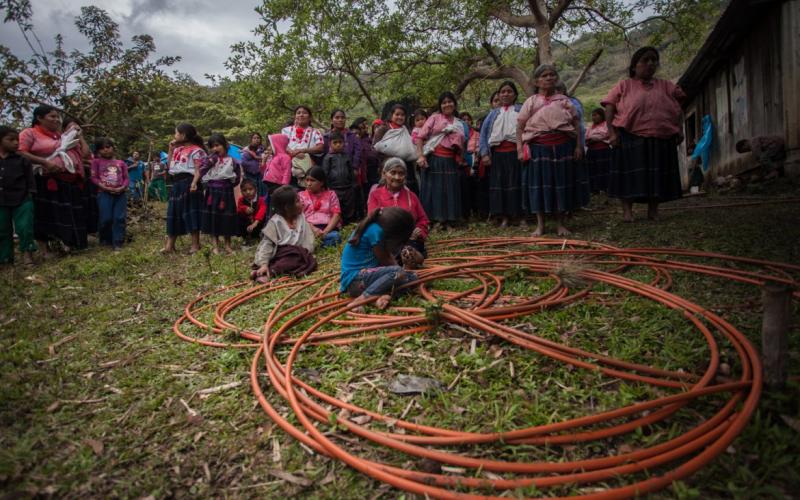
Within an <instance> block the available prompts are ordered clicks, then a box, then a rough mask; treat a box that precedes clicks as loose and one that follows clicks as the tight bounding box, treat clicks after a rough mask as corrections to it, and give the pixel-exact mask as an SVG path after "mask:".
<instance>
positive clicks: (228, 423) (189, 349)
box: [0, 180, 800, 498]
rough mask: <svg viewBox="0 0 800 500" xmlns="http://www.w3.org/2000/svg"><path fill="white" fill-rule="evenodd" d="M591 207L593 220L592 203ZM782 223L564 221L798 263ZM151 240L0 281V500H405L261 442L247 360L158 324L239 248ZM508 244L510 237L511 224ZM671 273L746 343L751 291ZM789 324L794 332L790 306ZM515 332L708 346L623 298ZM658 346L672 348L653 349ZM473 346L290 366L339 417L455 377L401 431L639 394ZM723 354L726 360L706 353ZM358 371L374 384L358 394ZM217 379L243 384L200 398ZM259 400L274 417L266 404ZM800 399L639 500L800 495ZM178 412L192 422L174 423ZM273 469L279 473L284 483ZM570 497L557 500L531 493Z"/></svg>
mask: <svg viewBox="0 0 800 500" xmlns="http://www.w3.org/2000/svg"><path fill="white" fill-rule="evenodd" d="M798 195H800V186H798V185H797V184H792V183H789V182H788V181H785V180H781V181H780V182H776V184H773V185H761V186H756V187H753V188H751V189H748V190H744V191H742V192H739V193H737V194H735V195H727V196H720V195H710V196H708V197H705V198H702V199H700V198H693V199H688V200H682V201H680V202H676V203H673V204H671V205H669V206H670V207H686V206H692V205H695V204H700V203H716V202H719V203H731V202H740V201H749V200H753V199H762V198H770V199H773V198H775V197H779V196H785V197H791V196H798ZM597 208H598V209H599V210H605V209H604V207H603V206H602V205H598V207H597ZM158 210H163V207H157V211H158ZM606 212H607V211H606ZM798 220H800V204H797V203H794V204H792V203H785V204H776V205H764V206H754V207H746V208H737V209H713V210H709V209H706V210H696V209H695V210H691V209H686V210H683V209H681V210H667V211H664V212H663V219H662V220H661V221H660V222H658V223H655V224H654V223H648V222H645V221H641V222H637V223H634V224H621V223H620V222H619V215H618V214H613V215H610V214H609V213H601V212H598V211H596V212H591V213H581V214H580V215H579V216H578V217H576V218H575V219H574V220H573V221H572V224H571V225H572V228H573V229H574V230H575V232H576V237H577V238H580V239H587V240H594V241H601V242H607V243H610V244H614V245H619V246H674V247H686V248H694V249H702V250H711V251H718V252H723V253H730V254H733V255H740V256H752V257H760V258H765V259H773V260H780V261H784V262H793V263H797V262H800V226H799V225H798V224H797V222H798ZM162 226H163V222H162V220H161V219H160V218H159V217H158V216H155V217H151V218H149V219H148V218H142V220H140V221H138V222H136V223H133V224H131V227H130V232H131V233H132V234H133V236H134V241H133V242H132V243H131V244H130V245H128V246H126V247H125V248H124V250H123V251H122V252H120V253H116V254H112V253H111V252H109V251H107V250H106V249H103V248H99V247H96V246H92V247H91V248H90V249H89V250H88V251H85V252H82V253H80V254H76V255H73V256H69V257H65V258H62V259H59V260H55V261H49V262H47V263H45V264H43V265H39V266H37V267H36V268H22V267H17V268H13V269H9V268H6V269H3V270H2V271H0V304H2V307H0V332H2V333H0V366H2V369H0V377H1V378H2V380H1V381H0V488H1V489H2V491H3V493H4V496H5V497H8V498H11V497H16V496H22V497H30V496H59V497H62V496H66V497H86V496H90V497H107V496H124V497H145V496H148V495H152V496H153V497H156V498H159V497H166V496H175V497H188V496H226V497H253V496H276V495H303V496H308V497H313V498H368V497H377V496H381V495H382V496H383V497H384V498H398V497H403V496H404V495H403V494H402V493H401V492H398V491H396V490H392V489H389V488H386V487H384V486H382V485H380V484H379V483H376V482H374V481H372V480H369V479H367V478H365V477H364V476H362V475H360V474H358V473H356V472H354V471H352V470H351V469H349V468H348V467H346V466H343V465H342V464H340V463H338V462H333V461H330V460H327V459H325V458H321V457H319V456H316V455H315V456H312V455H310V454H309V453H307V452H306V451H305V450H304V449H303V448H301V447H300V446H299V445H298V444H297V443H296V442H295V441H294V440H293V439H292V438H290V437H288V436H287V435H286V434H284V433H283V432H282V431H280V430H279V429H277V428H276V427H275V426H274V425H273V424H272V422H271V421H270V420H269V419H268V418H267V417H266V416H265V415H264V413H263V412H262V410H261V409H260V408H259V407H257V405H256V403H255V399H254V397H253V395H252V393H251V389H250V387H249V382H248V370H249V362H250V359H251V352H249V351H235V350H224V349H203V348H199V347H196V346H194V345H191V344H188V343H184V342H181V341H179V340H178V339H177V338H176V337H175V336H174V335H173V334H172V332H171V326H172V323H173V321H174V320H175V319H176V318H177V317H178V316H179V315H180V313H181V310H182V308H183V306H184V305H185V304H186V302H188V301H189V300H191V299H193V298H194V297H195V296H196V295H197V294H198V293H199V292H203V291H208V290H212V289H214V288H216V287H219V286H220V285H226V284H231V283H234V282H237V281H239V280H241V279H242V277H243V276H244V275H245V270H246V268H247V266H248V264H249V262H250V259H251V257H252V249H251V250H242V251H239V252H237V253H236V255H235V256H233V257H223V256H214V255H210V254H209V253H208V252H201V253H199V254H197V255H195V256H192V257H189V256H186V255H176V256H166V257H165V256H162V255H160V254H159V253H158V252H157V250H158V248H159V247H160V245H161V243H162V237H163V227H162ZM498 233H499V231H498V230H497V229H495V228H492V227H489V226H487V225H486V224H475V225H474V226H472V227H470V228H469V229H462V230H459V231H454V232H452V233H450V234H448V235H447V236H486V235H497V234H498ZM505 233H506V234H508V235H521V234H525V233H524V232H523V231H522V230H520V229H517V228H512V229H508V230H506V231H505ZM437 237H439V235H434V238H437ZM184 245H186V242H184ZM337 257H338V254H337V251H335V250H333V251H327V252H325V253H323V254H322V255H321V259H320V260H321V266H322V268H323V269H326V270H333V269H335V268H336V265H337ZM637 272H638V273H640V275H639V276H637V275H636V274H631V275H632V276H637V277H641V278H643V279H645V278H647V271H637ZM674 277H675V280H676V281H675V285H674V288H673V290H674V291H675V292H676V293H679V294H681V295H684V296H686V297H688V298H690V299H692V300H695V301H697V302H699V303H701V304H703V305H705V306H708V307H713V308H716V309H717V310H719V311H721V312H722V314H723V316H725V317H726V318H727V319H728V320H730V321H731V322H732V323H733V324H735V325H737V326H738V327H740V329H741V330H742V331H743V332H745V333H746V334H747V335H748V336H749V337H750V338H751V339H752V340H753V341H754V342H758V339H759V333H758V331H759V325H760V309H759V306H758V300H757V299H758V291H757V290H755V289H752V288H748V287H745V286H738V285H731V284H729V283H727V282H722V281H719V280H713V279H712V280H703V279H697V278H696V277H693V276H686V275H682V274H681V273H676V274H675V276H674ZM509 281H510V282H509V284H508V286H509V289H513V290H515V291H516V292H517V293H520V294H524V293H539V292H541V291H542V290H545V289H546V288H547V287H548V286H550V285H551V283H549V282H548V281H547V280H538V281H534V280H530V279H526V278H524V277H522V276H518V277H516V278H515V279H513V280H509ZM439 286H440V287H445V288H449V289H463V288H464V287H466V286H467V284H466V283H464V282H458V281H455V280H453V281H452V282H449V283H439ZM405 300H408V301H413V300H414V299H413V298H409V299H405ZM273 303H274V298H270V297H265V298H263V299H261V300H260V301H259V302H256V303H255V304H252V305H249V306H247V307H245V308H243V309H242V310H240V311H237V312H236V314H235V315H234V316H233V319H234V320H235V321H236V322H237V324H240V325H242V326H249V327H253V328H255V327H257V326H258V325H259V323H260V322H262V321H263V318H264V317H265V310H268V309H269V307H270V304H273ZM794 318H795V324H797V319H798V308H797V306H796V305H795V308H794ZM526 323H527V325H526V328H529V329H530V330H531V331H535V332H536V333H537V334H538V335H542V336H544V337H547V338H551V339H555V340H559V341H562V342H568V343H570V345H576V346H580V347H583V348H586V349H590V350H598V351H603V350H608V351H609V352H611V353H612V354H613V355H618V356H620V357H626V358H627V359H636V360H637V361H645V362H651V363H654V364H658V365H660V366H666V367H672V368H675V367H687V368H688V369H693V368H696V367H697V366H702V363H703V361H704V359H705V357H704V356H705V354H706V353H705V351H704V350H705V344H703V343H698V342H697V339H696V335H694V334H692V335H686V336H681V335H680V333H682V332H690V331H691V329H690V328H688V327H687V326H686V324H685V322H683V321H681V320H680V318H676V317H675V315H672V314H669V313H667V312H665V311H664V310H662V309H661V308H658V307H655V306H653V305H652V304H650V303H647V302H644V301H642V300H637V299H634V298H630V297H620V300H619V301H618V302H617V303H616V304H615V307H612V308H608V307H602V306H601V305H599V304H597V303H592V302H590V301H587V302H585V303H581V304H579V305H576V306H574V307H570V308H565V309H561V310H553V311H547V312H544V313H540V314H537V315H535V316H531V317H529V318H527V319H526ZM665 332H672V333H677V334H678V335H669V336H665V335H664V333H665ZM471 341H472V337H470V336H465V335H463V334H462V333H460V332H458V331H455V330H452V329H447V328H442V329H440V330H439V332H438V334H437V335H435V336H434V335H425V336H417V337H411V338H408V339H406V340H405V341H402V343H401V344H399V345H398V343H396V342H394V341H380V342H374V343H369V344H361V345H357V346H352V347H348V348H332V347H320V348H312V349H308V350H307V352H306V353H305V354H304V356H303V357H302V358H301V360H300V362H299V363H300V364H299V366H298V367H299V368H304V369H305V370H306V371H305V372H304V373H306V374H309V376H310V377H312V378H317V377H318V378H319V384H320V386H321V387H322V388H323V389H325V390H328V391H331V392H336V391H338V390H343V389H344V390H347V391H349V392H350V395H351V396H352V397H353V400H354V401H355V402H356V403H359V404H363V405H365V406H368V407H372V408H374V407H375V406H376V405H378V404H379V401H380V402H381V403H380V404H382V405H383V409H384V411H385V412H388V413H392V412H394V413H400V412H402V411H403V409H404V408H405V407H407V406H408V401H409V400H408V399H407V398H401V397H398V396H395V395H392V394H391V393H387V391H385V384H387V383H388V381H389V379H390V376H391V375H392V374H393V373H396V372H405V373H416V374H422V375H426V376H429V377H433V378H436V379H438V380H441V381H442V382H444V383H445V384H447V383H450V382H451V381H453V379H454V378H455V377H456V376H457V375H458V373H460V372H461V371H462V370H464V369H468V370H470V371H469V372H468V373H467V376H464V377H462V378H461V380H460V381H459V383H458V384H456V385H455V387H454V390H453V391H451V392H448V393H445V394H443V395H442V396H441V397H437V398H425V397H422V398H417V401H416V404H414V405H411V409H410V411H409V417H408V418H413V419H416V420H417V421H419V422H424V423H436V424H437V425H450V426H454V427H459V428H461V429H469V430H481V431H486V430H493V429H508V428H511V427H516V426H520V425H531V424H538V423H545V422H549V421H554V420H560V419H563V418H568V417H571V416H575V415H582V414H586V413H591V412H592V411H598V410H600V409H604V408H611V407H614V406H617V405H620V404H625V403H629V402H632V401H635V400H637V399H638V398H642V397H649V396H651V395H652V394H651V393H650V392H649V391H650V389H648V388H646V387H640V386H638V385H636V384H627V383H622V384H612V385H609V384H608V379H601V378H598V377H596V376H595V375H589V374H587V373H585V372H583V371H582V370H567V369H565V368H564V366H562V365H559V364H556V363H552V362H547V360H543V359H541V358H538V357H532V356H531V355H529V354H527V353H525V352H520V351H519V350H518V349H516V348H514V347H511V346H507V345H503V344H502V343H498V342H495V341H492V340H491V339H488V338H487V339H481V340H479V341H478V342H477V346H476V348H475V349H474V350H473V349H472V346H471V344H472V342H471ZM729 355H730V352H728V351H726V349H725V346H724V345H723V356H729ZM499 358H507V360H508V361H510V362H513V363H514V366H515V367H516V370H515V372H516V373H515V375H513V376H512V375H511V374H510V373H509V371H508V370H507V369H506V368H505V367H506V364H505V363H501V364H496V365H492V363H493V361H494V360H496V359H499ZM451 359H452V360H454V362H451V361H450V360H451ZM799 361H800V335H798V331H797V329H796V328H795V329H794V331H793V334H792V337H791V339H790V370H791V373H792V375H794V376H797V375H799V374H800V363H799ZM456 364H457V365H458V368H456V367H455V366H454V365H456ZM734 369H735V367H734ZM369 372H371V373H372V374H371V375H370V382H371V383H372V384H374V385H376V386H377V389H376V388H373V387H372V385H370V384H367V383H363V382H358V381H360V380H362V379H363V374H365V373H369ZM230 382H241V385H238V386H236V387H232V388H230V389H227V390H223V391H220V392H217V393H213V394H208V395H203V394H198V391H200V390H202V389H205V388H210V387H216V386H220V385H222V384H226V383H230ZM272 400H273V401H274V402H276V403H277V404H278V407H279V408H283V409H285V405H281V404H280V402H279V400H278V399H272ZM798 401H800V384H798V382H796V381H795V382H792V383H791V384H790V385H789V387H788V388H787V389H786V390H785V391H783V392H771V393H767V394H765V396H764V397H763V398H762V400H761V403H760V406H759V410H758V412H757V414H756V415H755V416H754V418H753V420H752V422H751V423H750V425H749V426H748V427H747V429H746V430H745V431H744V433H743V434H742V435H741V436H740V437H739V439H738V440H737V441H736V442H735V443H734V445H733V446H732V447H730V448H729V449H728V452H727V453H725V454H723V455H722V456H720V457H718V458H717V459H716V460H715V461H714V462H713V463H712V464H711V465H710V466H708V467H707V468H706V469H704V470H703V471H701V472H700V473H698V474H696V475H694V476H693V477H691V478H689V479H688V480H686V481H684V482H681V483H676V484H675V485H674V486H673V487H672V488H670V489H667V490H664V491H662V492H660V493H658V494H657V495H656V496H658V497H664V498H667V497H669V498H672V497H680V498H692V497H696V498H709V497H740V498H752V497H774V498H785V497H800V477H799V474H800V473H798V471H800V444H798V443H800V436H798V430H796V429H795V430H793V429H792V428H791V426H790V425H789V424H790V423H792V422H797V420H798V419H800V406H798ZM187 406H188V407H190V408H192V409H193V410H194V411H195V412H196V413H197V415H196V416H191V415H190V413H189V412H188V411H187ZM692 411H693V412H694V413H687V414H686V415H682V416H680V415H679V417H678V418H676V420H675V424H674V427H673V428H670V429H663V430H662V431H663V433H665V434H666V435H669V434H670V433H675V432H679V431H680V430H681V428H682V425H684V424H685V425H691V424H692V423H694V422H696V421H697V418H698V417H703V416H704V414H703V411H704V409H703V407H702V406H700V407H699V408H694V409H693V410H692ZM786 417H788V419H786ZM791 419H794V420H791ZM684 420H685V422H684ZM795 425H796V424H795ZM660 437H663V436H660ZM654 439H656V436H654V435H653V434H652V433H646V432H645V433H638V434H636V435H632V436H631V437H629V438H628V439H626V440H619V441H616V440H608V441H607V442H602V443H598V444H597V445H596V446H597V447H599V448H601V449H602V448H604V449H613V448H617V449H623V448H624V447H625V446H628V447H630V446H634V447H635V446H637V445H643V444H647V443H649V442H651V441H652V440H654ZM359 446H360V447H361V452H362V453H365V454H367V455H372V456H376V457H380V458H381V459H384V460H388V461H390V462H395V463H397V464H399V465H401V466H402V465H403V464H404V463H406V462H404V460H407V459H406V458H403V457H398V456H394V455H391V454H387V453H385V452H384V451H382V450H378V449H372V448H369V447H367V446H363V447H362V446H361V445H359ZM466 451H469V450H466ZM593 451H604V450H600V449H598V450H594V449H592V448H588V449H584V448H565V449H562V450H560V451H557V452H555V453H556V455H554V450H545V451H543V450H541V449H537V448H535V447H530V449H518V450H517V451H516V452H515V453H516V454H515V457H516V459H520V460H532V459H541V458H547V459H566V458H578V457H581V456H586V455H591V453H593ZM507 452H508V450H505V449H502V447H500V448H499V449H497V450H494V451H493V452H492V453H493V454H494V456H497V457H503V456H505V455H504V454H505V453H507ZM554 457H555V458H554ZM506 458H508V457H507V456H506ZM275 471H287V472H289V473H291V474H293V476H292V477H290V478H289V479H290V480H288V481H287V480H286V478H285V476H284V478H281V477H280V472H278V475H276V474H275ZM309 480H310V481H309ZM608 484H609V485H612V486H613V485H616V484H620V483H619V482H617V481H611V482H609V483H608ZM585 491H587V490H582V489H580V488H565V489H559V490H550V491H544V492H538V493H542V494H575V493H580V492H585ZM519 493H520V494H523V493H524V494H529V493H535V492H531V491H525V492H519ZM405 496H406V497H408V495H405Z"/></svg>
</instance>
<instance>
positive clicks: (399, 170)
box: [367, 158, 430, 269]
mask: <svg viewBox="0 0 800 500" xmlns="http://www.w3.org/2000/svg"><path fill="white" fill-rule="evenodd" d="M407 178H408V175H407V171H406V162H404V161H403V160H401V159H400V158H387V159H386V161H385V162H384V164H383V178H382V179H381V183H380V185H379V186H377V187H376V188H375V189H373V190H372V192H371V193H370V194H369V201H368V203H367V212H368V213H372V211H373V210H375V209H377V208H386V207H400V208H402V209H403V210H406V211H407V212H409V213H410V214H411V215H412V216H413V217H414V231H413V232H412V233H411V237H410V238H409V240H408V242H407V243H406V244H405V245H403V246H402V247H401V250H400V255H399V257H400V259H398V260H402V262H403V265H404V267H406V268H407V269H416V268H417V267H419V266H420V265H422V262H423V261H424V260H425V257H427V256H428V252H427V251H426V250H425V240H426V239H427V238H428V229H429V225H430V222H429V221H428V216H427V215H426V214H425V210H424V209H423V208H422V203H420V201H419V198H417V195H416V194H414V192H413V191H411V190H410V189H409V188H408V187H407V186H406V179H407Z"/></svg>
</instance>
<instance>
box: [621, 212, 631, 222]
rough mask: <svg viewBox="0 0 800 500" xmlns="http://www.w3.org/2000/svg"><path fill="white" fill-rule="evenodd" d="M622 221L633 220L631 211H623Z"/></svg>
mask: <svg viewBox="0 0 800 500" xmlns="http://www.w3.org/2000/svg"><path fill="white" fill-rule="evenodd" d="M622 222H633V214H632V213H631V212H623V214H622Z"/></svg>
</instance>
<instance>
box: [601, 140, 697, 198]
mask: <svg viewBox="0 0 800 500" xmlns="http://www.w3.org/2000/svg"><path fill="white" fill-rule="evenodd" d="M612 151H613V152H612V157H611V169H610V171H609V173H608V196H609V197H610V198H620V199H623V200H626V201H632V202H635V203H648V202H658V203H661V202H664V201H671V200H677V199H678V198H680V197H681V195H682V193H683V190H682V188H681V176H680V170H679V167H678V148H677V146H676V145H675V140H674V139H657V138H655V137H642V136H638V135H634V134H630V133H628V132H626V131H624V130H622V129H620V147H618V148H614V149H613V150H612Z"/></svg>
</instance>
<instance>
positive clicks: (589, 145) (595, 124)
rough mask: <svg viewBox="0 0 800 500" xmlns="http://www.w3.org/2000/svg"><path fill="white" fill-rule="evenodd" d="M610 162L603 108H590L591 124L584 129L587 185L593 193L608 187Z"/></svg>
mask: <svg viewBox="0 0 800 500" xmlns="http://www.w3.org/2000/svg"><path fill="white" fill-rule="evenodd" d="M610 163H611V146H610V144H609V141H608V124H607V123H606V112H605V110H604V109H603V108H596V109H594V110H592V125H591V126H590V127H589V128H588V129H587V130H586V159H585V160H584V164H585V165H586V170H587V172H588V173H589V185H590V187H591V190H592V192H593V193H598V192H600V191H603V192H605V191H606V189H607V188H608V167H609V164H610Z"/></svg>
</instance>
